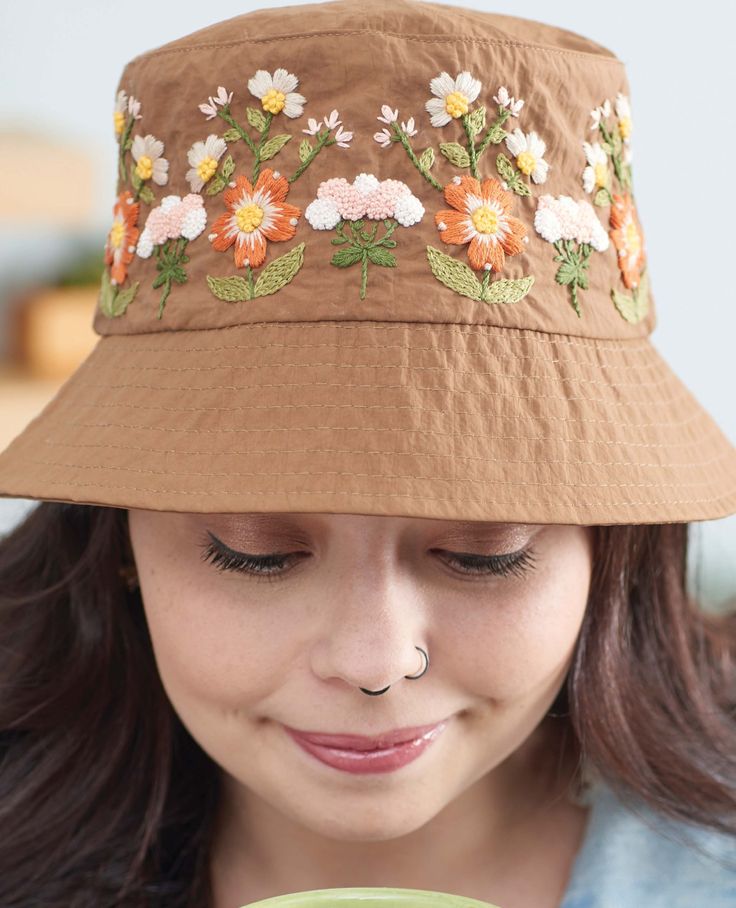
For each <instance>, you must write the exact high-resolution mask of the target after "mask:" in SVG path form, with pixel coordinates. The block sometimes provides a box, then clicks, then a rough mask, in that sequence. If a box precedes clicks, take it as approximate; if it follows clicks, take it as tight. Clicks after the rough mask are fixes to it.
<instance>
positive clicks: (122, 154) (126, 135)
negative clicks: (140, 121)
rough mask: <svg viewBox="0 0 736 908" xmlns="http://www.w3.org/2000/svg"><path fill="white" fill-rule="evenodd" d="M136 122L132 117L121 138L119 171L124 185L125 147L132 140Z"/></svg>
mask: <svg viewBox="0 0 736 908" xmlns="http://www.w3.org/2000/svg"><path fill="white" fill-rule="evenodd" d="M134 122H135V117H131V118H130V119H129V120H128V123H127V125H126V127H125V131H124V132H123V134H122V136H121V137H120V148H119V152H118V169H119V172H120V181H121V182H122V183H124V182H125V152H126V148H125V146H126V145H127V143H128V139H129V138H130V132H131V130H132V129H133V123H134ZM136 199H137V196H136Z"/></svg>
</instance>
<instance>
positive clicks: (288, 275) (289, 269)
mask: <svg viewBox="0 0 736 908" xmlns="http://www.w3.org/2000/svg"><path fill="white" fill-rule="evenodd" d="M303 263H304V243H299V245H298V246H294V248H293V249H290V250H289V251H288V252H287V253H285V254H284V255H280V256H279V257H278V258H277V259H274V260H273V261H272V262H269V263H268V265H266V267H265V268H264V269H263V271H262V272H261V276H260V277H259V278H258V280H257V281H256V285H255V287H254V288H253V297H254V298H255V297H257V296H267V295H268V294H269V293H276V291H277V290H281V288H282V287H285V286H286V285H287V284H288V283H289V282H290V281H291V280H293V278H294V276H295V275H296V273H297V271H299V269H300V268H301V267H302V264H303Z"/></svg>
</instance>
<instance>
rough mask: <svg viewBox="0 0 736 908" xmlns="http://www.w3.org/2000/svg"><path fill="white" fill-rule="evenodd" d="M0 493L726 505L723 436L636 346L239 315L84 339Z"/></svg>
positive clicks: (519, 505) (299, 505)
mask: <svg viewBox="0 0 736 908" xmlns="http://www.w3.org/2000/svg"><path fill="white" fill-rule="evenodd" d="M0 496H2V497H9V496H12V497H19V498H35V499H47V500H53V501H64V502H77V503H82V504H96V505H108V506H113V507H125V508H127V507H133V508H145V509H152V510H161V511H178V512H199V513H245V512H254V511H257V512H262V511H271V512H283V511H289V512H329V513H360V514H380V515H397V516H414V517H428V518H441V519H446V520H491V521H499V522H514V523H563V524H580V525H592V524H622V523H667V522H683V521H694V520H706V519H713V518H719V517H725V516H728V515H730V514H733V513H735V512H736V448H734V446H733V445H732V444H731V443H730V441H729V440H728V439H727V438H726V437H725V435H724V434H723V433H722V431H721V430H720V429H719V427H718V425H717V424H716V423H715V422H714V420H713V419H712V417H711V416H710V415H709V414H708V413H707V411H706V410H705V409H704V408H703V407H702V406H701V405H700V404H699V403H698V401H697V400H696V399H695V397H694V396H693V395H692V393H691V392H690V391H689V390H688V389H687V387H686V386H685V385H684V384H683V383H682V381H681V380H680V379H679V378H678V377H677V376H676V375H675V374H674V372H672V370H671V369H670V367H669V366H668V365H667V363H666V362H665V361H664V360H663V358H662V357H661V356H660V354H659V353H658V352H657V351H656V349H655V348H654V346H653V345H652V343H651V341H650V340H649V339H648V338H635V339H630V340H628V339H627V340H593V339H589V338H582V337H573V336H570V335H548V334H544V333H542V332H538V331H533V330H524V329H516V328H500V327H495V326H488V325H483V326H479V325H465V324H446V323H431V322H428V323H424V324H418V323H412V324H406V323H401V322H361V321H355V322H347V323H346V322H331V321H315V322H271V323H261V322H258V323H250V324H241V325H236V326H233V327H227V328H219V329H212V330H201V331H170V332H167V331H161V332H157V333H150V334H138V335H129V334H128V335H107V336H103V337H101V338H100V340H99V341H98V343H97V345H96V346H95V348H94V349H93V350H92V352H91V353H90V355H89V356H88V357H87V359H86V360H85V361H84V362H83V363H82V364H81V365H80V367H79V368H78V369H77V370H76V372H74V374H73V375H71V376H70V378H69V379H68V380H67V381H66V382H65V383H64V385H62V387H61V388H60V389H59V391H58V392H57V394H56V395H55V397H54V398H53V399H52V400H51V401H50V402H49V403H48V404H47V405H46V407H45V408H44V410H43V411H42V412H41V413H40V414H39V415H38V416H37V417H36V418H35V419H33V420H32V421H31V422H30V424H29V425H28V426H27V427H26V428H25V429H24V431H23V432H22V433H21V434H20V435H19V436H17V437H16V438H15V439H14V440H13V441H12V442H11V444H10V445H9V446H8V447H7V448H6V449H5V451H3V452H2V453H0Z"/></svg>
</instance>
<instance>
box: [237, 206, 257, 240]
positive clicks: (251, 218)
mask: <svg viewBox="0 0 736 908" xmlns="http://www.w3.org/2000/svg"><path fill="white" fill-rule="evenodd" d="M235 218H236V220H237V222H238V227H239V228H240V229H241V230H242V231H244V232H245V233H253V231H254V230H255V229H256V227H258V225H259V224H260V223H261V221H262V220H263V209H262V208H261V207H260V206H259V205H256V204H255V203H254V202H251V203H250V205H243V207H242V208H238V210H237V211H236V212H235Z"/></svg>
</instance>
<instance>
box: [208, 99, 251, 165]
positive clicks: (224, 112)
mask: <svg viewBox="0 0 736 908" xmlns="http://www.w3.org/2000/svg"><path fill="white" fill-rule="evenodd" d="M217 114H218V116H220V117H222V119H223V120H224V121H225V122H226V123H229V124H230V126H232V128H233V129H237V131H238V132H239V133H240V135H241V137H242V138H243V140H244V141H245V143H246V144H247V146H248V148H250V150H251V151H252V152H253V154H254V155H256V157H257V156H258V149H257V148H256V146H255V144H254V142H253V139H251V137H250V136H249V135H248V133H247V132H246V131H245V130H244V129H243V127H242V126H241V125H240V123H236V122H235V120H234V119H233V118H232V117H231V116H230V108H229V107H227V106H226V107H221V108H219V110H218V111H217Z"/></svg>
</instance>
